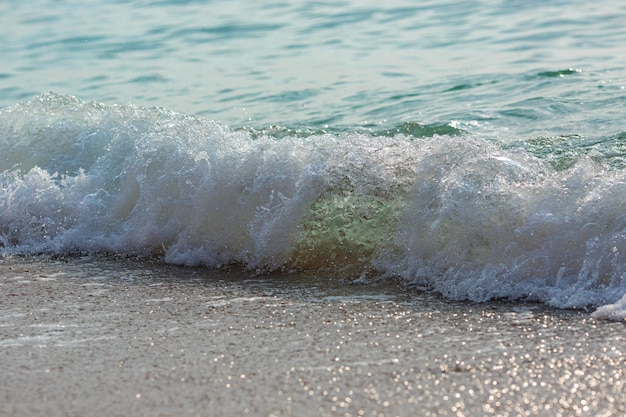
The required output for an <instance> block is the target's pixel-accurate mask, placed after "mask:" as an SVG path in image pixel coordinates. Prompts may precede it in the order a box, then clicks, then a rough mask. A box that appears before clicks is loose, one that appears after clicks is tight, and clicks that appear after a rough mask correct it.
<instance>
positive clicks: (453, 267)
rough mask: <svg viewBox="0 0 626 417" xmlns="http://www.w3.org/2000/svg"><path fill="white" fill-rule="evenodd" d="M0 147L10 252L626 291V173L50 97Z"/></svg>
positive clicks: (575, 292) (428, 141)
mask: <svg viewBox="0 0 626 417" xmlns="http://www.w3.org/2000/svg"><path fill="white" fill-rule="evenodd" d="M0 146H2V149H3V153H2V154H1V155H0V172H1V174H0V246H2V251H4V253H32V252H38V251H52V252H55V253H60V254H67V253H81V252H91V251H94V252H113V253H121V254H128V255H140V256H158V257H163V258H164V259H165V260H166V261H167V262H172V263H177V264H185V265H206V266H209V267H220V266H223V265H227V264H233V263H239V264H243V265H245V266H247V267H249V268H251V269H255V270H259V271H268V270H286V271H289V270H318V269H323V270H326V271H328V273H332V274H337V275H342V276H346V277H355V278H356V277H359V276H362V277H364V279H366V278H365V277H367V276H370V277H371V276H376V277H389V276H394V277H401V278H402V279H403V280H405V281H406V282H407V283H410V284H414V285H418V286H421V287H425V288H428V289H431V290H434V291H437V292H440V293H442V294H444V295H446V296H448V297H450V298H453V299H471V300H477V301H482V300H488V299H493V298H503V297H504V298H514V299H520V298H521V299H532V300H540V301H543V302H546V303H548V304H551V305H554V306H559V307H593V306H601V305H604V304H608V303H614V302H617V301H619V300H620V298H622V296H623V295H624V293H625V292H626V280H625V279H624V273H625V272H626V262H624V254H625V253H626V218H625V217H624V215H623V207H624V206H625V205H626V185H625V181H624V179H625V178H624V174H623V172H621V171H610V172H607V171H606V170H605V167H603V166H602V165H600V164H597V163H595V162H593V161H592V160H590V159H584V158H583V159H580V160H579V161H578V162H577V163H576V164H575V165H574V166H573V167H572V168H570V169H568V170H565V171H558V172H557V171H554V170H553V169H552V168H550V167H549V166H548V165H546V164H544V163H543V162H542V161H540V160H538V159H537V158H535V157H533V156H531V155H530V154H528V153H526V152H524V151H522V150H519V151H514V150H509V151H506V150H502V149H501V148H499V147H498V146H497V145H495V144H491V143H488V142H486V141H484V140H481V139H478V138H471V137H468V136H462V137H448V136H435V137H432V138H411V137H406V136H403V135H398V136H395V137H387V136H381V137H376V136H371V135H368V134H357V133H346V134H342V135H331V134H325V135H310V136H308V137H295V136H286V137H282V138H280V139H277V138H275V137H270V136H263V135H261V136H259V137H253V136H251V135H250V133H249V132H247V131H244V130H232V129H230V128H229V127H227V126H225V125H223V124H221V123H218V122H214V121H211V120H208V119H203V118H195V117H190V116H184V115H180V114H176V113H172V112H169V111H166V110H163V109H143V108H137V107H133V106H104V105H100V104H97V103H84V102H81V101H79V100H77V99H74V98H71V97H61V96H57V95H54V94H45V95H41V96H38V97H36V98H35V99H33V100H31V101H29V102H26V103H23V104H20V105H17V106H14V107H10V108H6V109H3V110H0ZM607 308H608V307H607ZM611 308H613V309H617V310H619V311H621V312H622V313H623V311H624V310H626V307H624V301H623V300H622V302H621V304H618V305H617V307H611ZM598 311H600V312H602V311H605V310H602V309H600V310H598ZM597 314H604V313H597ZM605 316H607V315H606V314H605ZM611 317H613V316H611ZM614 317H621V316H619V314H618V315H616V316H614Z"/></svg>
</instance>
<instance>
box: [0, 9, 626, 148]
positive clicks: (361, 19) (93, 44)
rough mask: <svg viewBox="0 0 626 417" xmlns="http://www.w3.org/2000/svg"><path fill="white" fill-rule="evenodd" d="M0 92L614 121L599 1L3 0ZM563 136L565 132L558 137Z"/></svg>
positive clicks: (281, 108) (329, 120)
mask: <svg viewBox="0 0 626 417" xmlns="http://www.w3.org/2000/svg"><path fill="white" fill-rule="evenodd" d="M0 15H1V16H2V17H1V18H0V19H1V22H2V24H1V25H0V36H2V39H3V40H4V41H3V43H2V46H0V54H1V55H2V62H3V64H2V67H1V68H0V105H1V106H10V105H12V104H15V103H16V102H18V101H21V100H24V99H27V98H29V97H31V96H33V95H36V94H39V93H41V92H44V91H54V92H56V93H59V94H69V95H74V96H77V97H79V98H81V99H84V100H88V101H91V100H95V101H98V102H103V103H108V104H122V103H133V104H135V105H141V106H160V107H165V108H168V109H170V110H174V111H178V112H182V113H185V114H193V115H201V116H206V117H209V118H212V119H216V120H220V121H222V122H224V123H226V124H228V125H229V126H231V127H241V126H246V127H254V128H257V129H261V128H266V127H268V126H270V125H278V126H285V127H290V128H300V129H331V130H332V129H336V130H339V131H346V130H348V131H352V130H354V129H357V128H364V129H372V130H377V129H380V128H395V127H397V126H398V125H401V124H402V123H404V122H414V123H423V124H428V125H430V124H433V125H437V126H438V125H452V126H454V127H456V128H459V129H462V130H464V131H468V132H471V133H476V134H479V135H483V136H486V137H489V138H492V139H495V140H505V141H507V142H509V141H515V142H517V141H522V142H523V141H527V140H530V139H536V138H538V137H542V138H543V137H552V136H565V137H567V138H572V137H575V139H574V140H573V142H579V143H581V144H582V146H585V145H589V143H594V142H597V141H602V140H605V139H606V140H610V139H611V138H613V137H614V136H615V135H619V134H621V133H623V132H624V131H625V130H626V129H624V123H623V117H622V113H623V112H622V109H623V108H624V103H625V101H624V100H626V92H625V91H624V86H625V85H626V72H625V69H624V67H625V65H624V56H626V55H625V54H624V53H625V52H626V50H625V49H624V45H625V44H626V31H624V30H623V22H624V21H625V18H626V6H625V5H619V3H616V2H611V1H597V2H586V1H557V2H543V1H528V2H515V1H477V2H455V1H446V2H440V1H421V2H413V1H397V0H394V1H389V2H384V4H381V3H380V2H374V1H352V2H351V1H341V2H317V1H315V2H307V1H305V2H284V1H260V2H253V3H251V2H246V1H115V2H105V1H89V2H80V1H59V2H50V1H35V2H20V1H6V2H3V3H2V5H0ZM573 145H574V146H575V145H576V143H574V144H573Z"/></svg>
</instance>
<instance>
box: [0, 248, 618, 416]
mask: <svg viewBox="0 0 626 417" xmlns="http://www.w3.org/2000/svg"><path fill="white" fill-rule="evenodd" d="M0 300H2V301H1V303H0V336H1V337H0V349H1V353H0V368H1V369H3V374H4V378H3V380H4V381H3V383H2V389H1V390H0V416H2V415H7V416H43V415H46V416H49V417H52V416H101V415H110V416H118V415H119V416H122V415H125V416H128V415H132V416H196V415H199V416H214V415H215V416H218V415H233V416H235V415H255V416H261V415H263V416H335V415H342V416H348V415H349V416H363V415H364V416H379V415H384V416H393V415H407V414H415V413H419V414H420V415H423V416H434V415H449V416H472V415H478V414H480V415H506V413H509V415H520V414H523V413H526V414H527V415H589V416H599V415H621V414H624V413H626V396H625V395H624V393H623V391H624V389H623V388H624V387H623V384H624V381H626V372H625V370H624V367H623V363H624V354H625V352H626V336H625V335H624V325H623V323H619V322H608V321H601V320H596V319H593V318H591V317H590V316H589V314H587V313H583V312H577V311H568V310H556V309H551V308H549V307H545V306H543V305H539V304H531V303H505V302H489V303H483V304H476V303H469V302H450V301H446V300H443V299H441V298H440V297H437V296H434V295H430V294H423V293H419V292H414V291H405V290H402V289H400V288H398V287H395V286H389V285H387V286H384V285H377V284H373V285H348V284H342V283H340V282H336V281H324V280H320V279H318V278H311V277H304V276H289V277H282V276H281V277H272V276H270V277H254V276H252V275H251V274H249V273H248V274H247V273H242V272H237V271H235V272H233V271H231V272H227V271H211V270H206V269H201V268H184V267H176V266H170V265H163V264H156V263H150V262H139V261H132V260H119V259H103V258H67V259H64V260H47V261H45V260H38V259H31V258H6V259H2V260H0Z"/></svg>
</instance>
